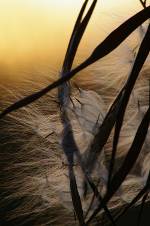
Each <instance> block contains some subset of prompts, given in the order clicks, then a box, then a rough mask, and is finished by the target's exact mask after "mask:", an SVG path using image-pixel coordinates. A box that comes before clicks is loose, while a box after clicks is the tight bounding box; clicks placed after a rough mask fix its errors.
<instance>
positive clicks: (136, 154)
mask: <svg viewBox="0 0 150 226" xmlns="http://www.w3.org/2000/svg"><path fill="white" fill-rule="evenodd" d="M140 2H141V4H142V6H143V8H144V9H142V10H141V11H140V12H138V13H137V14H135V15H134V16H132V17H131V18H129V19H128V20H127V21H125V22H124V23H123V24H121V25H120V26H119V27H118V28H116V29H115V30H114V31H113V32H111V33H110V35H108V36H107V37H106V39H105V40H104V41H102V42H101V43H100V44H99V45H98V46H97V47H96V48H95V49H94V51H93V52H92V54H91V55H90V56H89V57H88V58H87V59H86V60H85V61H84V62H82V63H81V64H80V65H78V66H77V67H75V68H73V69H72V66H73V63H74V59H75V56H76V53H77V50H78V47H79V44H80V41H81V40H82V37H83V35H84V33H85V30H86V28H87V26H88V23H89V21H90V19H91V16H92V14H93V11H94V9H95V7H96V3H97V0H93V1H92V3H91V5H90V7H89V9H88V10H87V12H86V13H85V10H86V8H87V5H88V3H89V1H88V0H85V1H84V3H83V5H82V8H81V10H80V13H79V15H78V18H77V20H76V23H75V26H74V29H73V32H72V35H71V38H70V41H69V44H68V48H67V51H66V55H65V59H64V62H63V66H62V70H61V73H60V78H59V79H58V80H56V81H55V82H53V83H52V84H50V85H48V86H47V87H45V88H43V89H42V90H40V91H37V92H36V93H34V94H32V95H29V96H27V97H24V98H23V99H21V100H19V101H17V102H15V103H14V104H11V105H10V106H9V107H7V108H6V109H5V110H3V111H2V112H1V113H0V119H1V123H3V124H4V125H3V126H2V128H3V131H1V134H2V141H1V146H2V149H4V150H5V148H6V145H8V143H7V139H8V140H9V139H10V140H11V136H9V134H12V136H13V134H15V136H14V137H17V133H18V132H17V131H19V128H20V129H23V128H24V126H25V125H27V127H29V129H28V128H27V131H25V135H26V140H28V138H27V137H28V136H29V137H30V136H31V138H32V139H31V141H29V143H27V144H26V145H25V147H24V150H25V151H27V152H28V149H29V150H30V149H31V153H33V152H34V150H33V151H32V146H33V145H35V144H34V143H35V142H36V139H33V137H34V136H33V134H32V135H31V134H29V131H30V130H31V129H30V128H32V127H34V123H33V122H31V123H30V122H29V121H30V119H31V120H33V118H34V117H36V114H37V113H38V109H39V108H40V107H41V108H42V106H43V105H44V107H45V105H47V108H49V103H51V102H52V98H51V97H50V96H49V92H50V91H52V89H54V88H58V95H57V96H58V98H56V97H54V99H57V101H55V103H54V102H53V105H51V110H50V111H49V112H47V110H46V116H45V115H44V116H43V115H42V114H41V115H39V117H41V121H42V123H41V125H38V128H37V130H38V136H39V137H40V142H42V143H43V146H39V149H38V147H36V151H37V150H39V152H40V154H39V156H41V158H43V157H42V155H44V156H47V155H49V158H51V159H53V161H52V160H48V163H47V164H46V165H49V164H51V170H50V172H49V173H50V174H51V171H52V173H53V174H56V178H55V179H50V180H51V185H50V186H51V187H50V190H49V187H48V188H47V189H48V191H46V192H45V191H44V195H43V197H44V198H43V199H44V200H46V204H45V205H46V209H47V212H46V214H49V211H51V212H53V210H52V207H51V206H52V205H51V206H50V207H49V206H48V205H50V203H51V202H52V203H53V202H56V200H53V199H52V196H51V200H49V198H48V194H49V192H51V193H55V191H57V190H59V189H58V186H59V185H58V183H61V181H60V182H58V181H57V175H59V176H60V175H61V176H62V178H65V179H62V183H64V185H63V186H64V187H65V186H68V187H69V188H67V189H68V190H67V192H66V191H65V192H64V193H63V192H62V197H61V200H62V205H64V206H65V207H66V209H69V208H70V209H71V210H72V209H73V211H74V215H75V217H73V216H72V214H71V213H70V215H69V213H68V212H67V214H66V210H63V211H64V212H63V211H62V210H61V209H60V212H59V208H58V213H57V215H58V216H59V215H61V217H62V216H63V214H64V219H66V222H67V224H69V225H80V226H87V225H101V222H103V219H102V216H106V219H105V222H104V223H105V225H107V224H108V223H110V224H111V225H116V222H117V221H118V219H120V217H121V216H122V215H123V214H124V213H125V212H127V211H128V210H129V209H130V208H131V207H132V206H134V205H137V204H140V202H142V204H141V210H140V212H139V218H138V219H139V220H138V226H139V224H140V223H139V222H140V219H141V216H142V211H143V206H144V203H145V202H146V201H148V200H149V189H150V176H149V170H150V164H148V163H147V162H149V161H150V153H149V151H148V150H149V133H150V131H149V124H150V100H149V95H148V94H146V95H143V98H144V101H143V103H141V102H139V100H138V98H139V97H140V95H142V91H143V93H144V89H145V87H146V92H148V91H147V90H148V87H149V84H148V82H149V79H148V78H147V77H148V75H147V74H148V73H145V75H143V74H142V73H143V71H142V70H143V68H144V64H145V63H146V60H147V58H148V56H149V51H150V44H149V43H150V25H148V26H147V31H146V32H144V34H143V36H144V38H143V39H142V41H141V44H140V45H139V46H136V50H137V52H136V53H135V54H133V55H134V59H133V62H132V65H131V71H130V73H129V76H127V78H125V79H124V78H123V79H124V81H123V82H122V84H123V86H121V88H120V90H119V92H117V94H116V95H115V96H114V99H113V101H112V102H110V103H109V108H107V109H106V108H105V104H104V103H103V100H102V99H101V97H100V95H99V94H98V93H96V92H94V91H89V90H88V91H85V90H84V89H82V88H80V87H78V86H77V85H76V84H74V83H71V78H73V76H75V75H76V74H77V73H79V72H80V71H81V70H83V69H85V68H87V67H88V66H90V65H92V64H93V63H95V62H96V61H98V60H100V59H102V58H103V57H105V56H106V55H109V54H110V53H111V52H112V51H113V50H115V49H116V48H117V47H118V46H119V45H120V44H121V43H123V42H124V41H125V39H126V38H128V37H129V35H130V34H131V33H132V32H133V31H135V30H136V29H137V28H139V27H142V26H143V24H144V22H145V21H147V20H148V19H149V17H150V6H146V1H142V0H140ZM117 73H118V72H116V74H117ZM142 75H143V78H141V77H142ZM105 79H106V83H107V77H106V78H105ZM140 79H141V80H140ZM91 80H92V78H91ZM139 81H140V82H141V84H142V88H143V90H142V91H139V88H138V85H137V84H138V82H139ZM143 81H144V82H143ZM143 83H144V85H143ZM134 92H135V93H137V96H134V95H133V93H134ZM138 92H139V93H140V95H139V94H138ZM109 95H110V94H108V96H109ZM54 96H56V93H54ZM41 97H43V98H47V100H46V101H45V102H44V100H43V99H42V98H41ZM40 98H41V99H40ZM136 98H137V99H136ZM35 101H37V104H36V103H35ZM33 102H34V103H33ZM135 102H136V104H135ZM31 103H32V104H33V106H27V105H29V104H31ZM43 103H44V104H43ZM58 105H59V106H58ZM26 106H27V107H26ZM103 106H104V109H103ZM141 106H142V107H144V110H143V108H142V107H141ZM20 108H21V109H20ZM52 108H53V109H52ZM18 109H20V113H19V111H18V112H15V113H13V114H10V115H9V113H12V112H14V111H16V110H18ZM32 109H34V110H32ZM58 109H59V110H58ZM141 109H142V110H141ZM32 111H33V112H34V113H32V114H30V112H32ZM128 112H129V113H133V116H134V125H132V123H131V121H130V117H128V116H127V115H126V114H128ZM19 114H22V115H23V116H24V119H19V121H17V120H18V118H19ZM26 114H28V116H27V115H26ZM131 116H132V115H131ZM50 118H51V119H50ZM21 120H22V121H21ZM35 120H36V119H35ZM13 121H15V123H16V125H17V126H18V128H17V130H16V129H14V130H13V126H14V127H15V126H16V125H15V123H14V122H13ZM26 121H27V123H26ZM39 123H40V121H39ZM50 123H51V125H50V126H52V127H53V128H56V131H57V130H58V131H59V132H54V130H53V129H52V131H50V132H49V128H47V124H48V125H49V124H50ZM130 124H131V125H130ZM5 126H6V127H7V126H10V129H9V133H8V135H7V134H5V133H6V132H8V130H7V128H6V129H5ZM40 126H41V127H40ZM57 127H58V129H57ZM5 130H6V132H5ZM47 130H48V133H47ZM60 131H61V132H60ZM122 133H123V134H124V136H123V135H122ZM128 133H129V135H128ZM130 133H132V135H131V136H130ZM60 134H61V136H60ZM129 136H130V138H129ZM49 137H50V139H51V142H49ZM58 137H60V139H61V142H60V143H61V145H58V142H57V141H56V140H57V138H58ZM126 137H127V138H128V139H126ZM16 140H17V139H16ZM120 140H121V142H120ZM124 140H125V141H124ZM13 142H14V144H15V146H16V147H18V146H21V144H17V141H13ZM13 142H12V141H11V142H10V144H12V143H13ZM19 142H22V141H21V140H20V141H19ZM124 146H125V148H124ZM41 147H43V149H44V150H46V151H44V154H43V153H42V152H41V151H40V149H41ZM6 149H7V148H6ZM8 149H9V148H8ZM49 149H51V153H49V152H48V150H49ZM122 149H123V151H122ZM16 150H18V149H17V148H16ZM24 150H23V152H24ZM53 150H54V151H53ZM60 150H61V151H60ZM6 151H7V150H6ZM9 151H10V159H11V158H12V155H13V151H12V152H11V150H8V152H9ZM3 153H4V154H5V153H6V152H5V151H4V152H3V151H2V154H3ZM48 153H49V154H48ZM60 153H61V157H60ZM106 153H109V154H108V155H107V154H106ZM105 155H106V157H105ZM16 156H18V153H17V154H16ZM29 156H30V155H29ZM29 156H28V157H29ZM33 156H34V155H33ZM62 156H64V161H63V165H64V166H65V173H64V171H63V170H62V172H61V173H60V169H59V170H58V168H59V167H58V166H57V164H59V161H60V159H62ZM33 158H34V157H33ZM45 158H47V157H45ZM45 158H44V160H46V159H45ZM105 158H106V159H105ZM58 159H59V160H58ZM18 161H19V160H18ZM26 161H28V160H27V159H25V162H24V163H23V162H22V163H18V162H17V161H16V163H15V164H14V170H15V165H17V164H19V167H20V166H21V164H23V165H25V163H26ZM35 161H36V160H35ZM37 161H38V160H37ZM49 161H51V163H49ZM142 162H144V163H142ZM2 164H3V165H4V166H3V167H4V171H7V170H8V169H7V167H6V168H5V163H2ZM35 164H36V163H35ZM52 164H54V165H56V166H55V167H53V166H52ZM138 166H141V168H142V170H141V172H140V173H139V172H138V175H139V174H140V176H138V177H136V176H135V177H133V175H134V173H135V172H136V173H135V174H137V167H138ZM32 167H33V165H32ZM52 167H53V170H52ZM33 169H34V167H33ZM24 170H25V171H26V168H25V169H24ZM55 170H56V171H55ZM27 171H28V170H27ZM15 172H16V171H15ZM58 172H59V173H58ZM2 173H3V170H2ZM17 174H19V172H18V173H17ZM35 174H37V175H38V170H37V169H36V170H35ZM64 175H65V177H64ZM20 176H21V175H19V176H18V178H19V177H20ZM4 177H5V175H4ZM66 177H67V179H66ZM33 178H34V180H35V181H36V180H37V181H38V180H39V181H40V182H39V183H41V180H43V179H41V178H42V176H41V174H40V178H38V176H35V177H33V176H30V177H29V179H32V180H33ZM49 178H50V176H49V175H48V176H46V183H49ZM22 180H26V178H23V179H22ZM32 180H31V181H30V183H32V182H33V181H34V180H33V181H32ZM1 181H3V177H2V179H1ZM56 181H57V182H56ZM129 181H131V182H132V183H133V184H134V183H135V184H136V185H137V186H136V188H137V192H135V193H134V194H133V195H132V196H131V197H130V198H128V196H127V197H126V191H124V190H126V186H129V185H130V184H129V183H128V182H129ZM65 183H66V184H65ZM126 183H127V185H126ZM35 185H37V183H36V182H35ZM28 186H29V185H28V184H27V187H28ZM63 186H62V189H63ZM13 189H15V188H12V189H10V191H9V192H8V193H11V190H13ZM35 189H36V188H35ZM127 189H128V188H127ZM2 191H3V188H2ZM59 192H60V191H59ZM5 193H7V191H4V196H6V199H7V194H5ZM65 193H66V194H67V196H69V195H70V196H69V198H66V199H67V201H66V199H65ZM18 194H20V193H19V190H18ZM25 196H26V194H25ZM8 197H10V199H11V194H8ZM28 198H29V197H28ZM8 199H9V198H8ZM68 199H69V201H68ZM47 200H48V201H47ZM70 200H71V201H70ZM47 203H48V204H47ZM56 203H57V202H56ZM35 205H37V203H36V204H35ZM124 205H125V208H122V209H121V211H120V212H119V213H117V214H114V212H113V210H116V209H118V207H119V206H122V207H124ZM70 206H71V207H70ZM34 207H35V206H34V204H33V207H32V208H33V209H34ZM25 208H26V207H25ZM49 208H50V209H49ZM40 211H42V210H41V209H40ZM23 215H24V214H23ZM33 215H34V212H33ZM54 215H55V214H54V213H50V214H49V216H50V217H51V219H52V221H51V222H47V223H45V225H62V224H61V219H60V220H59V217H58V222H57V220H56V219H55V218H57V217H55V216H54ZM43 217H44V216H42V217H41V223H38V221H37V222H35V223H34V224H33V225H43V223H42V219H43ZM61 217H60V218H61ZM53 219H54V221H53ZM16 225H21V224H20V223H18V224H17V223H16Z"/></svg>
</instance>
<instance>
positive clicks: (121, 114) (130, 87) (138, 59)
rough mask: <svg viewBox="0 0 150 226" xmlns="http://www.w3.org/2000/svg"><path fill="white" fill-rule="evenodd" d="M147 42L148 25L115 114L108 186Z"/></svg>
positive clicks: (149, 31)
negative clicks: (125, 115) (125, 116)
mask: <svg viewBox="0 0 150 226" xmlns="http://www.w3.org/2000/svg"><path fill="white" fill-rule="evenodd" d="M149 43H150V25H149V27H148V30H147V33H146V35H145V37H144V39H143V41H142V44H141V46H140V48H139V51H138V54H137V57H136V59H135V62H134V65H133V68H132V71H131V73H130V76H129V78H128V80H127V82H126V84H125V92H124V96H123V99H122V103H121V105H120V109H119V111H118V116H117V120H116V125H115V134H114V141H113V150H112V157H111V161H110V168H109V179H108V187H109V185H110V180H111V176H112V173H113V166H114V162H115V155H116V151H117V145H118V141H119V135H120V131H121V128H122V124H123V119H124V114H125V111H126V108H127V104H128V102H129V98H130V95H131V93H132V90H133V88H134V85H135V83H136V80H137V78H138V76H139V73H140V71H141V69H142V67H143V65H144V62H145V61H146V58H147V56H148V54H149V51H150V45H149Z"/></svg>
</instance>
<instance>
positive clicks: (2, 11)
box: [0, 0, 141, 83]
mask: <svg viewBox="0 0 150 226" xmlns="http://www.w3.org/2000/svg"><path fill="white" fill-rule="evenodd" d="M82 3H83V0H0V28H1V32H0V82H1V83H3V82H5V81H10V82H13V81H15V80H19V79H22V78H28V77H29V76H36V75H40V74H41V75H43V74H44V73H46V74H47V75H49V76H51V71H53V72H54V73H55V72H58V71H59V70H60V68H61V64H62V61H63V56H64V54H65V50H66V48H67V43H68V40H69V36H70V34H71V31H72V28H73V25H74V22H75V19H76V17H77V15H78V12H79V9H80V7H81V5H82ZM140 9H141V5H140V3H139V1H138V0H126V1H122V0H117V1H116V0H101V1H98V4H97V6H96V9H95V12H94V15H93V17H92V20H91V21H90V24H89V26H88V29H87V31H86V34H85V36H84V39H83V41H82V43H81V46H80V49H79V53H78V56H77V58H76V62H77V63H78V61H79V62H80V60H82V59H83V58H85V57H86V56H88V54H89V53H90V52H91V51H92V50H93V48H94V47H95V46H96V44H98V43H99V42H100V41H102V39H103V38H104V37H105V36H106V35H107V34H108V33H110V32H111V30H113V28H114V27H115V26H117V25H119V24H121V22H123V21H124V20H126V19H127V18H129V17H130V16H131V15H133V14H134V13H135V12H137V11H138V10H140Z"/></svg>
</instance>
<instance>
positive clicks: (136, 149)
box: [87, 107, 150, 223]
mask: <svg viewBox="0 0 150 226" xmlns="http://www.w3.org/2000/svg"><path fill="white" fill-rule="evenodd" d="M149 124H150V107H149V108H148V110H147V112H146V114H145V116H144V118H143V120H142V122H141V124H140V126H139V128H138V130H137V133H136V135H135V138H134V140H133V143H132V145H131V147H130V149H129V151H128V153H127V156H126V157H125V160H124V162H123V164H122V166H121V167H120V169H119V170H118V171H117V172H116V173H115V175H114V176H113V178H112V181H111V184H110V187H109V190H107V193H106V195H105V196H104V199H103V201H102V203H105V204H107V202H108V201H109V200H110V199H111V198H112V196H113V195H114V194H115V192H116V191H117V190H118V188H119V187H120V185H121V184H122V182H123V181H124V179H125V178H126V176H127V175H128V173H129V171H130V170H131V169H132V167H133V165H134V163H135V162H136V160H137V158H138V156H139V154H140V151H141V149H142V146H143V143H144V141H145V138H146V135H147V131H148V128H149ZM102 203H101V204H100V205H99V207H98V208H97V209H96V210H95V211H94V213H93V214H92V216H91V217H90V219H89V220H88V222H87V223H89V222H90V221H91V220H92V219H93V217H95V216H96V215H97V213H98V212H99V211H100V210H101V208H102Z"/></svg>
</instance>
